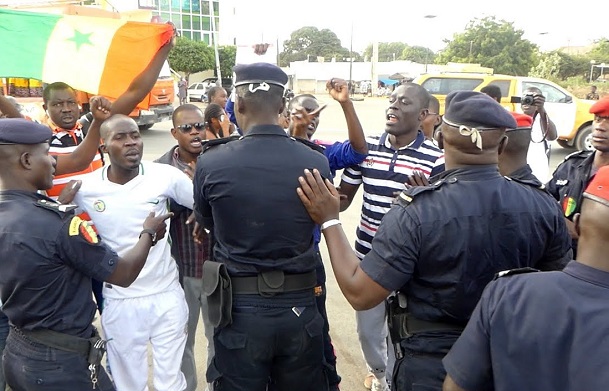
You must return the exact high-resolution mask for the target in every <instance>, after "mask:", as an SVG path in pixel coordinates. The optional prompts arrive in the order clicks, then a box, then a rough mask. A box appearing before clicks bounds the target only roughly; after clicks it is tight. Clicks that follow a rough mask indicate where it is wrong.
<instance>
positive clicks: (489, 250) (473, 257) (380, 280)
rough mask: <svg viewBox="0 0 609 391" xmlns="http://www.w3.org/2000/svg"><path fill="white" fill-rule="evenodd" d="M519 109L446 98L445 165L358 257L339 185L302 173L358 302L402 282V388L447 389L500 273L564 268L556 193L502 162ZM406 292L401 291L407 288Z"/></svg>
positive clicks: (398, 313) (471, 97) (348, 292)
mask: <svg viewBox="0 0 609 391" xmlns="http://www.w3.org/2000/svg"><path fill="white" fill-rule="evenodd" d="M515 127H516V122H515V121H514V118H513V117H512V116H511V115H510V114H509V113H508V112H507V111H505V109H503V108H502V107H501V106H500V105H499V104H498V103H497V102H496V101H494V100H493V99H492V98H490V97H488V96H486V95H484V94H482V93H478V92H472V91H459V92H455V93H451V94H449V95H448V96H447V98H446V113H445V115H444V118H443V124H442V128H441V130H440V132H439V134H438V138H439V144H440V147H441V148H444V150H445V157H446V169H447V170H446V171H445V172H444V173H442V174H440V175H438V176H436V177H434V178H432V180H431V185H430V186H426V187H413V188H410V189H407V190H405V191H404V192H403V193H401V194H400V196H399V198H398V201H397V204H396V205H394V207H393V208H392V209H391V210H390V211H389V212H388V213H387V214H386V215H385V217H384V218H383V221H382V222H381V225H380V227H379V230H378V232H377V234H376V236H375V238H374V240H373V241H372V249H371V251H370V253H368V254H367V255H366V257H364V259H363V260H362V262H361V263H360V262H359V261H358V260H357V257H356V256H355V254H354V253H353V251H352V250H351V248H350V247H349V242H348V241H347V239H346V237H345V235H344V232H343V231H342V229H340V225H339V224H335V225H330V224H329V223H328V221H333V220H334V219H336V218H337V217H338V213H339V212H338V210H339V209H338V208H339V207H338V204H339V199H338V193H336V191H335V189H334V188H333V187H332V186H331V184H330V183H326V186H324V184H323V183H322V182H321V179H320V178H319V175H315V176H312V175H311V174H310V173H307V174H305V175H304V177H303V178H301V179H300V183H301V188H300V189H298V192H299V195H300V196H301V199H302V201H303V203H304V205H305V206H306V207H307V209H308V210H309V213H311V216H312V217H313V219H314V220H315V221H316V222H318V223H320V224H322V226H323V225H325V226H326V228H325V229H324V230H323V233H324V236H325V239H326V243H327V244H328V249H329V251H330V257H331V261H332V266H333V269H334V271H335V273H336V279H337V282H338V284H339V286H340V288H341V290H342V292H343V293H344V294H345V296H346V298H347V300H348V301H349V302H350V303H351V305H352V306H353V307H354V308H355V309H357V310H365V309H368V308H371V307H373V306H375V305H377V304H378V303H380V302H381V301H382V300H383V299H385V298H386V297H387V296H388V295H389V294H390V293H391V292H392V291H400V294H399V295H398V298H399V300H397V305H396V307H394V308H392V309H393V311H391V312H392V313H393V314H395V316H392V317H391V323H390V328H392V329H393V330H397V332H396V333H394V334H393V335H392V336H393V337H400V338H402V340H401V341H400V347H401V349H399V350H398V353H399V354H400V355H402V356H403V357H402V358H401V359H400V360H398V362H396V368H395V369H394V379H393V383H392V387H393V389H394V390H397V391H410V390H416V389H417V388H416V387H417V385H419V386H426V388H425V389H429V390H440V389H441V387H442V382H443V380H444V376H445V372H444V369H443V367H442V362H441V360H442V357H443V356H444V355H445V354H446V353H447V352H448V350H449V349H450V347H451V346H452V344H453V343H454V341H455V340H456V339H457V337H458V336H459V334H460V333H461V331H462V330H463V327H464V326H465V324H466V323H467V320H468V319H469V317H470V315H471V313H472V311H473V309H474V307H475V305H476V303H477V302H478V300H479V298H480V296H481V294H482V290H483V289H484V287H485V286H486V284H487V283H488V282H489V281H491V280H492V278H493V276H494V275H495V273H497V272H498V271H501V270H505V269H512V268H519V267H526V266H534V267H536V268H538V269H542V270H555V269H561V268H562V267H563V266H564V265H565V264H566V263H567V262H568V261H569V260H570V259H571V250H570V241H569V235H568V232H567V228H566V226H565V224H564V221H563V220H564V219H563V218H562V216H561V214H560V211H559V210H558V209H557V208H556V203H555V202H554V200H553V199H552V198H551V197H549V196H547V197H539V196H537V193H538V192H541V191H542V190H540V189H539V188H538V187H536V186H531V185H530V184H528V183H527V182H523V183H520V182H518V181H517V180H513V179H509V178H505V177H503V176H501V175H500V173H499V170H498V169H497V160H498V152H500V151H501V150H502V149H503V148H504V144H505V140H506V137H505V129H506V128H515ZM400 295H402V296H401V297H400Z"/></svg>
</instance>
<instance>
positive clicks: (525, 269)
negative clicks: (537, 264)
mask: <svg viewBox="0 0 609 391" xmlns="http://www.w3.org/2000/svg"><path fill="white" fill-rule="evenodd" d="M538 271H539V270H537V269H535V268H533V267H521V268H519V269H510V270H504V271H501V272H499V273H497V274H495V278H493V280H496V279H498V278H502V277H509V276H515V275H517V274H525V273H535V272H538Z"/></svg>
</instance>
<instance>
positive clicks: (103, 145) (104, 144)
mask: <svg viewBox="0 0 609 391" xmlns="http://www.w3.org/2000/svg"><path fill="white" fill-rule="evenodd" d="M99 149H100V151H102V153H108V148H106V143H104V140H102V143H101V144H100V146H99Z"/></svg>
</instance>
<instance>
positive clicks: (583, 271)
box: [563, 261, 609, 288]
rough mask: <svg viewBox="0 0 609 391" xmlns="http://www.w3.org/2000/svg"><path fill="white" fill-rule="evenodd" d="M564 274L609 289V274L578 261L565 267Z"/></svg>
mask: <svg viewBox="0 0 609 391" xmlns="http://www.w3.org/2000/svg"><path fill="white" fill-rule="evenodd" d="M563 272H565V273H567V274H568V275H570V276H572V277H575V278H577V279H580V280H583V281H586V282H589V283H591V284H595V285H600V286H603V287H605V288H609V273H608V272H605V271H602V270H599V269H595V268H593V267H590V266H588V265H584V264H583V263H580V262H577V261H571V262H569V263H568V264H567V266H565V268H564V269H563Z"/></svg>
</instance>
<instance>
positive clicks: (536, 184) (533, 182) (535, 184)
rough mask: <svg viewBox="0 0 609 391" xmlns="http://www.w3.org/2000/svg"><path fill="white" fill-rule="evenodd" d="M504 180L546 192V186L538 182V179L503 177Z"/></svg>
mask: <svg viewBox="0 0 609 391" xmlns="http://www.w3.org/2000/svg"><path fill="white" fill-rule="evenodd" d="M505 179H507V180H508V181H514V182H518V183H522V184H523V185H527V186H531V187H534V188H536V189H539V190H543V191H546V185H544V184H543V183H541V182H540V181H539V179H537V178H535V179H525V178H514V177H510V176H505Z"/></svg>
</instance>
